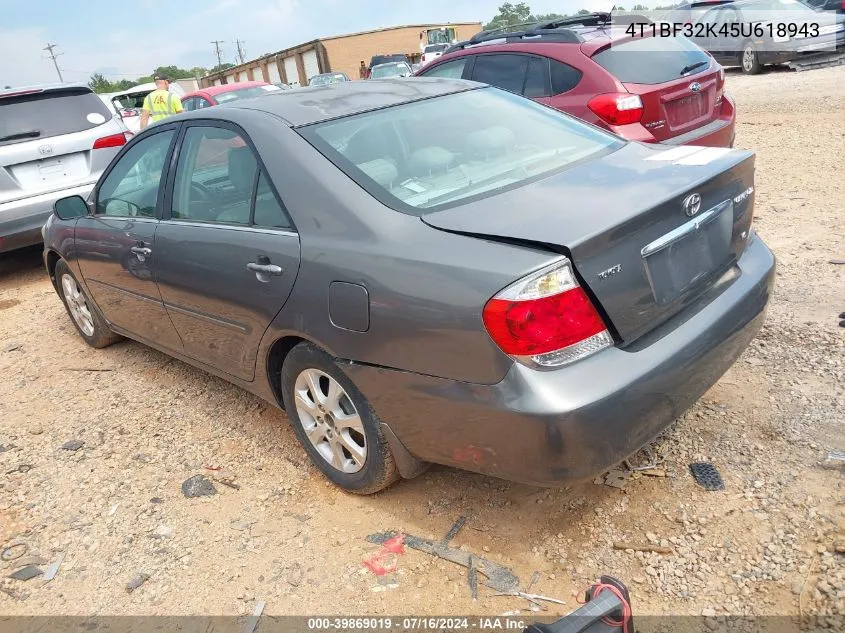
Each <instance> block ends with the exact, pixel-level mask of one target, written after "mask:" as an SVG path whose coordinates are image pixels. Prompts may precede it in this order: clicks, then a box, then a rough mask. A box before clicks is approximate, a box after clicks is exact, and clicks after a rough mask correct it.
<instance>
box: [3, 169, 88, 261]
mask: <svg viewBox="0 0 845 633" xmlns="http://www.w3.org/2000/svg"><path fill="white" fill-rule="evenodd" d="M94 184H95V183H94V182H90V183H86V184H84V185H77V186H75V187H71V188H69V189H61V190H59V191H52V192H50V193H44V194H39V195H36V196H29V197H28V198H21V199H20V200H13V201H12V202H2V203H0V253H5V252H7V251H12V250H15V249H18V248H24V247H25V246H32V245H33V244H38V243H40V242H41V240H42V237H41V227H43V226H44V223H45V222H46V221H47V218H48V217H50V214H51V213H52V212H53V205H54V204H55V202H56V200H59V199H60V198H64V197H66V196H82V197H83V198H86V197H88V194H89V193H91V189H93V187H94Z"/></svg>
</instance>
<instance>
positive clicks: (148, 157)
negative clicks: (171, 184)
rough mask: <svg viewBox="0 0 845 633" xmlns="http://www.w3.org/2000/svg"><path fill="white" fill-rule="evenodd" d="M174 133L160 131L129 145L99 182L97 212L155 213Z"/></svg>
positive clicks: (140, 215)
mask: <svg viewBox="0 0 845 633" xmlns="http://www.w3.org/2000/svg"><path fill="white" fill-rule="evenodd" d="M174 134H175V132H174V130H166V131H164V132H159V133H158V134H153V135H152V136H148V137H147V138H145V139H143V140H141V141H138V142H137V143H136V144H135V145H133V146H132V147H130V148H129V150H128V151H127V152H126V153H125V154H124V155H123V156H122V157H121V158H120V160H118V161H117V164H115V166H114V168H113V169H112V170H111V171H110V172H109V174H108V176H106V178H105V180H104V181H103V183H102V185H100V188H99V190H98V192H97V214H98V215H108V216H118V217H136V216H137V217H147V218H154V217H155V215H156V203H157V201H158V193H159V189H160V187H161V180H162V174H163V173H164V164H165V161H166V159H167V151H168V150H169V149H170V143H171V141H172V140H173V135H174Z"/></svg>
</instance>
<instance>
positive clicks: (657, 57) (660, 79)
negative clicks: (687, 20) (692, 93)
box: [593, 36, 710, 84]
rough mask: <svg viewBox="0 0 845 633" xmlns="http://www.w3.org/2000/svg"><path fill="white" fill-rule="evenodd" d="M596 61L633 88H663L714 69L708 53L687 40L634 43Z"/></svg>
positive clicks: (619, 46)
mask: <svg viewBox="0 0 845 633" xmlns="http://www.w3.org/2000/svg"><path fill="white" fill-rule="evenodd" d="M593 61H594V62H596V63H597V64H599V65H600V66H601V67H602V68H604V69H605V70H607V71H608V72H609V73H610V74H611V75H613V76H614V77H616V78H617V79H618V80H619V81H621V82H623V83H632V84H662V83H666V82H667V81H674V80H675V79H679V78H680V77H681V76H682V75H684V74H686V73H687V72H690V69H692V71H691V72H693V73H696V72H701V71H703V70H706V69H707V67H708V66H709V65H710V57H709V56H708V55H707V53H705V52H704V51H703V50H701V49H700V48H699V47H698V46H696V45H695V44H693V43H692V42H691V41H689V40H688V39H687V38H685V37H683V36H678V37H642V38H637V39H632V40H629V41H627V42H622V43H620V44H615V45H613V46H611V47H610V48H608V49H605V50H603V51H601V52H600V53H598V54H596V55H594V56H593Z"/></svg>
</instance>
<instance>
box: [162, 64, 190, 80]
mask: <svg viewBox="0 0 845 633" xmlns="http://www.w3.org/2000/svg"><path fill="white" fill-rule="evenodd" d="M159 73H162V74H164V75H167V77H168V78H169V79H170V80H171V81H172V80H174V79H193V77H194V73H193V71H191V70H185V69H184V68H179V67H178V66H159V67H158V68H156V69H155V70H154V71H153V72H152V74H153V75H158V74H159Z"/></svg>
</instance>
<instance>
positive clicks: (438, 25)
mask: <svg viewBox="0 0 845 633" xmlns="http://www.w3.org/2000/svg"><path fill="white" fill-rule="evenodd" d="M474 24H478V25H479V26H481V22H430V23H428V24H403V25H401V26H385V27H382V28H380V29H371V30H369V31H358V32H357V33H347V34H346V35H330V36H329V37H321V38H318V39H319V40H320V41H321V42H325V41H327V40H340V39H343V38H344V37H356V36H358V35H370V34H371V33H382V32H384V31H397V30H399V29H431V28H435V29H437V28H441V27H448V26H472V25H474Z"/></svg>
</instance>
